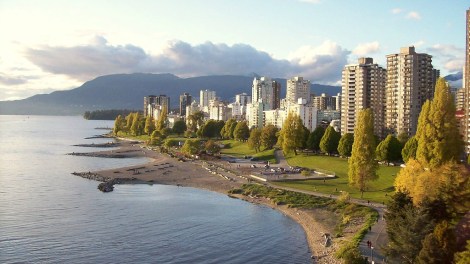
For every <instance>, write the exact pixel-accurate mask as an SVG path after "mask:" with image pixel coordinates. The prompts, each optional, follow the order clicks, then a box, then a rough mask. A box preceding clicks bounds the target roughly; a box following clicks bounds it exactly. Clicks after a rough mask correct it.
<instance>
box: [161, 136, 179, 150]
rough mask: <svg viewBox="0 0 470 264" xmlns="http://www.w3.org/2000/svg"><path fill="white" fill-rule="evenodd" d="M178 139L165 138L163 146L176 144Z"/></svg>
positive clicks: (170, 146) (168, 146) (174, 145)
mask: <svg viewBox="0 0 470 264" xmlns="http://www.w3.org/2000/svg"><path fill="white" fill-rule="evenodd" d="M178 144H179V141H178V140H176V139H174V138H167V139H165V142H164V143H163V146H164V147H165V148H167V149H169V148H172V147H176V146H178Z"/></svg>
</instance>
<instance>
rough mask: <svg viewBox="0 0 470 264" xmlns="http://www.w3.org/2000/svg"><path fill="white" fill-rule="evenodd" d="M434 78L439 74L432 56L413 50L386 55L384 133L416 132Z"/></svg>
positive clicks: (406, 48)
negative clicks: (385, 131)
mask: <svg viewBox="0 0 470 264" xmlns="http://www.w3.org/2000/svg"><path fill="white" fill-rule="evenodd" d="M437 77H439V71H438V70H434V69H433V66H432V56H431V55H429V54H425V53H416V52H415V48H414V47H405V48H401V49H400V53H397V54H390V55H387V88H386V118H385V119H386V129H387V133H392V134H395V135H398V134H400V133H402V132H405V133H407V134H408V135H409V136H413V135H414V134H415V133H416V129H417V126H418V117H419V113H420V112H421V106H422V105H423V104H424V102H426V100H428V99H432V98H433V97H434V88H435V85H436V79H437ZM343 100H345V99H344V98H343Z"/></svg>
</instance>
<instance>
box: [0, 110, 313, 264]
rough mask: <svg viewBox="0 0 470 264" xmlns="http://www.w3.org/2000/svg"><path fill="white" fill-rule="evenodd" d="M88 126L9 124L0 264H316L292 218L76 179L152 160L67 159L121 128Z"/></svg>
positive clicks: (1, 166) (204, 195) (208, 197)
mask: <svg viewBox="0 0 470 264" xmlns="http://www.w3.org/2000/svg"><path fill="white" fill-rule="evenodd" d="M112 125H113V122H110V121H86V120H84V119H82V118H81V117H49V116H29V117H28V116H2V115H0V263H25V262H27V263H309V261H310V260H309V256H310V254H309V251H308V246H307V241H306V239H305V235H304V232H303V230H302V229H301V227H300V226H299V225H297V224H296V223H295V222H294V221H292V220H291V219H290V218H288V217H286V216H284V215H282V214H281V213H279V212H277V211H274V210H272V209H270V208H266V207H263V206H259V205H253V204H250V203H246V202H243V201H240V200H236V199H230V198H228V197H227V196H225V195H222V194H218V193H213V192H208V191H203V190H198V189H193V188H178V187H173V186H162V185H153V186H148V185H117V186H115V190H114V192H112V193H106V194H103V193H101V192H99V191H98V190H97V189H96V187H97V184H98V183H97V182H94V181H90V180H86V179H82V178H79V177H76V176H73V175H71V174H70V173H71V172H74V171H88V170H92V171H93V170H98V169H107V168H117V167H123V166H129V165H137V164H142V163H145V162H146V159H144V158H139V159H104V158H91V157H78V156H68V155H64V154H66V153H70V152H87V151H94V150H99V149H96V148H81V147H73V146H71V145H74V144H81V143H93V142H94V143H104V142H108V141H110V140H109V139H92V140H90V139H89V140H85V139H84V138H85V137H89V136H92V135H95V134H100V133H103V131H102V130H95V129H94V128H95V127H104V126H109V127H112Z"/></svg>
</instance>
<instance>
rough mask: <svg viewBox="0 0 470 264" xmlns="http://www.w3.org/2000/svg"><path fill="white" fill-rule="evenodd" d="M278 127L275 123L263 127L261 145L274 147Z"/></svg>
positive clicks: (267, 147) (269, 147) (268, 147)
mask: <svg viewBox="0 0 470 264" xmlns="http://www.w3.org/2000/svg"><path fill="white" fill-rule="evenodd" d="M277 132H278V129H277V127H276V126H275V125H272V124H269V125H267V126H264V127H263V128H262V129H261V145H262V146H263V147H264V149H272V148H273V147H274V145H276V142H277V135H276V134H277Z"/></svg>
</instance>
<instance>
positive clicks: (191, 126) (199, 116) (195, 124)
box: [188, 111, 204, 132]
mask: <svg viewBox="0 0 470 264" xmlns="http://www.w3.org/2000/svg"><path fill="white" fill-rule="evenodd" d="M203 124H204V113H203V112H201V111H198V112H195V113H193V114H190V115H189V116H188V130H190V131H192V132H196V131H197V130H198V128H200V127H201V126H202V125H203Z"/></svg>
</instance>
